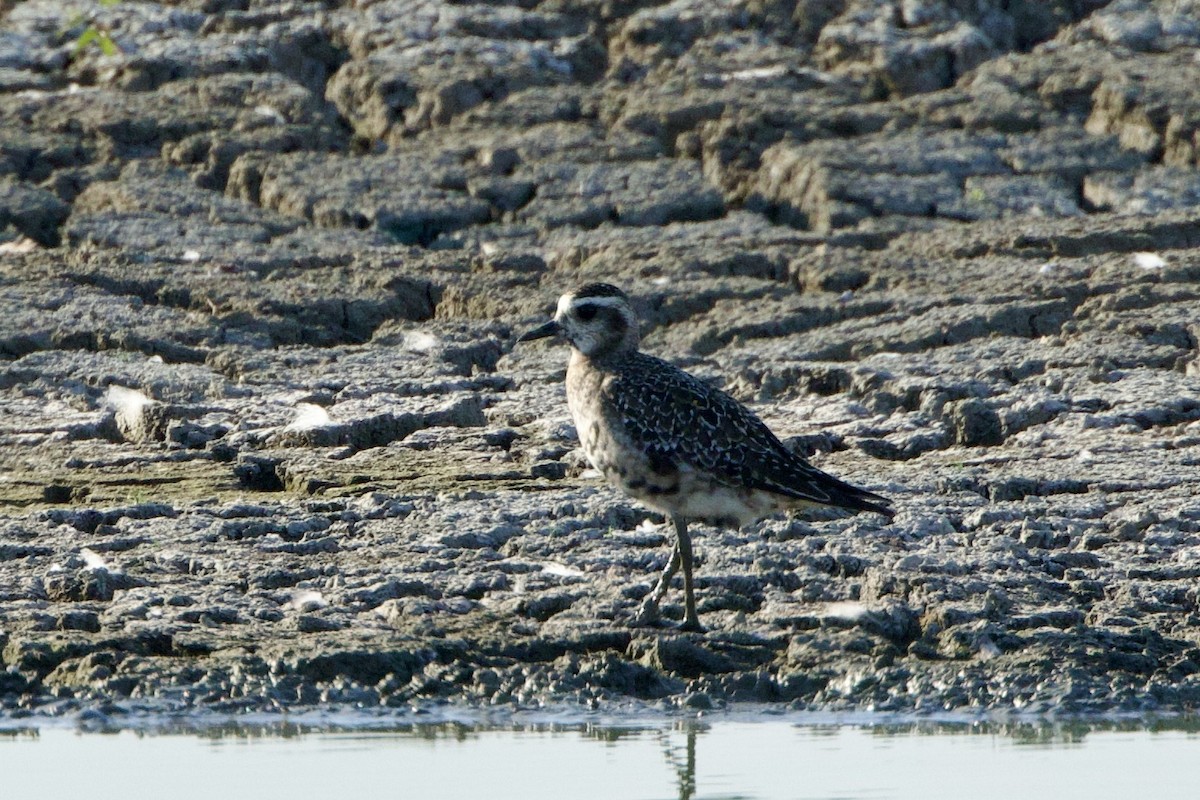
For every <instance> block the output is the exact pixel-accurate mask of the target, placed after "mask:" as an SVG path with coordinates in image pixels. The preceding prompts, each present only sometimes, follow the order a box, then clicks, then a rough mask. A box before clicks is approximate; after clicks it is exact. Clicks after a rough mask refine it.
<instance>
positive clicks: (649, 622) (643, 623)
mask: <svg viewBox="0 0 1200 800" xmlns="http://www.w3.org/2000/svg"><path fill="white" fill-rule="evenodd" d="M631 623H632V625H633V626H634V627H635V628H656V627H659V626H661V625H662V624H663V621H662V612H661V611H659V609H658V603H653V602H651V601H650V599H649V598H647V599H646V601H645V602H644V603H642V605H641V606H640V607H639V608H638V610H637V613H636V614H634V615H633V619H632V620H631Z"/></svg>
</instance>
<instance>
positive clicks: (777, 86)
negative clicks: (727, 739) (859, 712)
mask: <svg viewBox="0 0 1200 800" xmlns="http://www.w3.org/2000/svg"><path fill="white" fill-rule="evenodd" d="M226 5H227V6H228V7H226ZM226 5H222V4H215V5H214V4H212V3H208V2H200V1H199V0H195V2H193V1H192V0H186V1H185V2H179V3H173V4H170V5H160V4H155V3H136V4H135V3H118V4H113V5H97V6H96V7H95V8H88V9H87V10H85V11H84V12H83V13H82V14H80V15H76V14H73V13H68V11H67V10H65V8H66V7H64V6H63V5H62V4H60V3H54V2H43V1H42V0H30V1H29V2H24V3H18V4H16V5H15V6H14V7H13V8H12V9H9V10H7V11H6V12H5V15H4V16H3V18H2V19H0V97H2V100H3V102H0V309H3V313H2V314H0V412H2V413H0V712H2V713H3V714H4V715H6V716H10V717H11V716H21V715H29V714H56V715H63V714H70V713H75V712H79V711H82V710H89V709H90V710H92V711H99V713H102V714H105V715H110V716H113V717H119V716H120V715H121V714H122V713H125V712H132V711H137V710H139V709H144V710H149V711H155V712H162V711H170V712H174V711H190V710H218V711H230V712H243V711H261V710H277V709H282V708H292V707H297V706H303V705H310V704H320V703H327V704H338V705H344V706H346V707H354V708H378V707H382V708H389V707H406V708H407V707H411V706H417V707H421V706H423V705H425V704H430V703H445V702H450V703H458V704H464V705H468V706H469V705H479V706H482V705H487V706H495V705H499V706H506V707H525V706H530V705H540V704H570V705H577V706H579V707H583V708H597V707H630V708H645V707H646V706H656V707H659V708H666V709H687V710H700V709H708V708H718V707H722V706H724V705H726V704H730V703H737V702H742V701H751V702H762V703H775V704H781V705H786V706H788V707H791V708H804V709H826V710H838V709H874V710H881V711H882V710H886V711H899V712H909V711H917V712H926V711H935V710H936V711H944V710H954V711H966V712H972V713H976V712H977V713H986V712H992V711H996V712H1006V711H1014V710H1015V711H1020V712H1034V713H1040V712H1044V713H1071V712H1112V711H1133V712H1151V711H1155V712H1188V711H1194V710H1195V709H1196V708H1197V707H1198V706H1200V584H1198V582H1197V578H1198V577H1200V477H1198V476H1200V471H1198V469H1197V467H1200V289H1198V288H1197V287H1200V254H1198V253H1200V251H1197V244H1198V243H1200V190H1198V189H1197V187H1198V186H1200V172H1198V171H1197V169H1198V164H1200V144H1198V142H1200V95H1198V94H1197V92H1196V88H1195V86H1194V81H1191V80H1190V74H1191V73H1192V72H1194V69H1193V67H1194V60H1195V59H1194V56H1195V53H1196V51H1197V48H1198V47H1200V26H1198V25H1197V24H1196V22H1195V20H1196V19H1197V18H1200V5H1197V4H1196V3H1189V2H1183V3H1180V2H1174V1H1173V2H1166V1H1165V0H1135V1H1134V2H1122V3H1106V2H1102V1H1101V0H1093V1H1091V2H1066V0H1063V1H1062V2H1047V3H1041V4H1030V3H1025V4H1013V3H1006V2H999V0H997V1H996V2H982V3H975V4H974V5H972V9H971V10H963V9H962V8H959V6H964V4H945V3H936V2H929V3H922V2H915V3H904V4H900V5H901V7H900V8H899V9H897V8H896V7H895V4H890V3H877V2H873V0H847V1H846V2H836V3H829V2H823V1H822V2H817V1H816V0H795V1H792V0H789V1H788V2H781V3H767V4H763V3H732V4H728V3H727V4H712V3H703V2H692V1H691V0H680V1H679V2H673V3H666V4H653V3H651V4H647V3H615V4H613V3H609V4H595V3H575V4H570V3H567V4H563V3H536V2H534V3H521V4H517V5H503V4H469V3H468V4H462V3H450V2H438V1H437V0H431V2H427V3H418V4H415V5H414V4H412V3H409V2H398V1H395V2H394V1H393V0H381V2H375V3H369V4H361V3H357V4H356V3H338V2H332V3H319V4H318V3H297V4H292V5H288V6H286V7H280V6H278V5H277V4H263V3H257V2H251V3H249V4H245V3H243V4H226ZM965 5H970V4H965ZM217 6H221V7H220V8H217ZM89 25H95V26H100V27H102V28H103V30H105V31H107V32H108V33H109V35H110V36H111V37H112V39H113V41H114V42H115V43H116V45H117V46H118V48H119V50H118V52H116V53H115V54H107V55H106V54H104V53H102V52H101V51H100V49H98V48H95V47H86V46H85V47H82V48H80V47H77V46H76V43H77V42H78V41H79V37H80V36H81V35H82V34H83V32H84V30H85V29H86V27H87V26H89ZM582 279H603V280H606V281H609V282H611V283H615V284H619V285H621V286H622V287H623V288H624V289H626V290H627V291H628V292H629V293H630V294H631V295H632V296H634V297H635V298H636V300H637V302H638V304H639V310H640V312H641V315H642V319H643V320H644V322H645V331H646V336H645V343H644V344H645V348H646V349H647V350H649V351H651V352H654V353H655V354H657V355H661V356H663V357H666V358H669V359H671V360H673V361H675V362H677V363H680V364H681V365H683V366H686V367H687V368H688V369H689V370H690V371H692V372H694V373H697V374H699V375H702V376H704V377H706V378H709V379H711V380H713V381H715V382H717V383H719V384H721V385H722V386H723V387H724V388H725V389H726V390H728V391H730V392H731V393H733V394H734V395H735V396H737V397H738V399H740V400H742V401H743V402H746V403H748V404H750V405H751V406H753V407H754V408H755V410H756V411H757V412H758V413H759V414H760V415H761V416H762V417H763V418H764V419H765V420H766V421H767V422H768V423H769V424H770V425H771V427H772V428H773V429H774V430H776V431H777V432H779V433H780V434H781V436H783V437H785V438H787V439H788V440H789V441H790V443H791V444H792V445H793V446H795V447H797V448H799V449H801V450H802V451H803V452H805V453H806V454H808V455H809V456H810V457H811V458H812V460H813V461H814V463H817V464H818V465H819V466H821V467H822V468H825V469H828V470H829V471H831V472H834V473H836V474H838V475H839V476H842V477H845V478H846V479H848V480H851V481H852V482H854V483H856V484H859V485H863V486H866V487H869V488H871V489H873V490H876V491H879V492H881V493H883V494H886V495H888V496H889V497H892V498H894V499H895V502H896V507H897V509H898V511H899V513H898V515H897V517H896V519H895V521H894V522H893V523H891V524H890V525H883V524H881V522H880V521H879V520H878V519H875V518H870V517H867V516H864V517H862V518H858V517H842V516H835V515H830V514H825V515H821V514H818V515H815V516H811V517H794V518H784V517H780V518H775V519H770V520H766V521H763V522H761V523H758V524H755V525H752V526H749V527H747V528H745V529H743V530H740V531H731V530H713V529H701V530H700V531H699V535H698V536H697V549H698V553H697V555H698V560H699V572H698V599H699V611H700V614H701V617H702V620H703V622H704V624H705V626H706V627H707V628H708V631H709V632H708V633H706V634H688V635H685V634H681V633H678V632H676V631H675V630H673V628H672V627H671V626H670V623H671V622H672V621H674V620H678V619H679V618H680V617H681V615H682V609H681V608H680V607H679V606H677V605H671V604H670V602H668V603H667V605H665V606H664V613H665V616H666V617H667V622H668V625H666V626H664V627H662V628H644V627H642V628H638V627H631V626H630V625H629V620H630V619H631V617H632V616H633V614H634V612H635V611H636V609H637V608H638V606H639V604H640V602H641V599H642V597H643V596H644V595H645V593H646V592H648V591H649V590H650V587H651V585H652V584H653V581H654V579H655V577H656V576H657V573H658V572H659V571H660V569H661V567H662V566H663V561H664V559H665V558H666V556H667V548H666V542H667V539H666V534H665V532H664V530H663V529H662V527H661V526H660V525H659V523H660V522H661V520H659V519H658V518H656V517H655V516H654V515H652V514H650V513H648V512H646V511H645V510H643V509H641V508H639V507H637V506H636V505H634V504H632V503H631V502H630V501H628V500H627V499H625V498H624V497H622V496H620V495H618V494H616V493H614V492H612V491H610V490H609V489H608V488H606V487H604V486H602V485H600V484H599V483H598V482H597V481H596V479H595V478H592V477H590V475H589V474H588V473H587V472H586V464H584V462H583V459H582V456H581V454H580V452H579V450H578V447H577V441H576V437H575V432H574V430H573V428H572V427H571V424H570V418H569V416H568V414H567V410H566V406H565V403H564V400H563V395H562V377H563V371H564V366H565V365H564V363H563V354H562V353H561V352H556V351H552V350H550V349H549V348H539V347H536V346H534V347H530V348H528V349H522V350H520V351H514V350H512V348H511V341H512V338H513V332H514V331H516V330H521V329H524V328H525V327H526V326H529V325H530V324H531V323H533V322H536V321H538V320H540V319H543V318H544V316H545V315H546V314H547V312H548V311H550V309H551V304H552V303H553V301H554V299H555V298H557V296H558V295H559V294H560V293H561V292H562V291H563V290H564V289H566V288H569V287H570V286H572V285H575V284H577V283H578V282H580V280H582ZM668 598H669V600H670V599H672V598H675V595H674V594H672V595H669V596H668Z"/></svg>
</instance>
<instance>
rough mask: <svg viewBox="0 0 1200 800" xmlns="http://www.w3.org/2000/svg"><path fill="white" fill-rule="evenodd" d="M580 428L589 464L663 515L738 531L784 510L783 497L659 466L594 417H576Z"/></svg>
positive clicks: (673, 466)
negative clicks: (733, 528)
mask: <svg viewBox="0 0 1200 800" xmlns="http://www.w3.org/2000/svg"><path fill="white" fill-rule="evenodd" d="M575 424H576V430H578V431H579V440H580V444H581V445H582V447H583V452H584V455H585V456H587V459H588V462H589V463H590V464H591V465H592V466H593V467H594V468H595V469H596V470H597V471H598V472H600V473H601V474H602V475H603V476H604V477H605V479H607V480H608V482H609V483H610V484H612V485H613V486H615V487H616V488H618V489H620V490H621V491H623V492H624V493H625V494H627V495H629V496H630V497H633V498H635V499H636V500H638V501H640V502H641V503H642V504H643V505H646V506H648V507H650V508H652V509H654V510H656V511H660V512H662V513H663V514H667V515H679V516H681V517H684V518H686V519H690V520H696V521H700V522H707V523H710V524H713V525H718V526H722V527H735V528H736V527H741V526H742V525H746V524H748V523H750V522H753V521H754V520H756V519H760V518H761V517H764V516H766V515H768V514H771V513H773V512H775V511H778V510H779V509H780V508H782V507H783V506H782V505H781V504H780V503H779V502H778V501H779V500H781V499H782V498H779V497H777V496H775V495H771V494H769V493H767V492H762V491H755V490H748V489H743V488H740V487H733V486H730V485H728V484H726V483H723V482H721V481H717V480H714V479H713V478H712V477H710V476H707V475H703V474H700V473H697V472H696V471H694V470H693V469H691V468H690V467H689V466H687V465H686V464H681V465H676V464H666V463H662V462H659V463H655V461H654V460H652V459H651V458H649V457H648V456H647V455H646V454H645V453H644V452H643V451H641V450H640V449H638V448H637V447H636V446H634V445H633V443H631V442H628V441H621V439H622V437H621V436H620V435H619V433H617V434H613V433H611V432H609V431H608V430H607V429H606V426H604V425H602V424H601V423H600V420H599V419H598V418H596V417H594V416H592V415H590V414H587V413H583V414H580V415H577V416H576V418H575Z"/></svg>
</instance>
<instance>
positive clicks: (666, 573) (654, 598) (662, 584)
mask: <svg viewBox="0 0 1200 800" xmlns="http://www.w3.org/2000/svg"><path fill="white" fill-rule="evenodd" d="M671 523H672V524H673V525H674V526H675V547H674V549H673V550H672V551H671V560H670V561H668V562H667V566H666V567H665V568H664V569H663V571H662V574H661V575H660V576H659V577H658V583H656V584H655V585H654V589H652V590H651V592H650V594H648V595H647V596H646V599H645V600H644V601H643V602H642V607H641V609H640V610H639V611H638V616H637V622H638V623H639V624H642V625H648V624H653V623H656V622H658V620H659V614H658V604H659V603H661V602H662V599H663V597H664V596H665V595H666V593H667V588H668V587H669V586H670V585H671V579H672V578H674V577H675V573H676V572H679V570H680V569H682V570H683V608H684V611H683V624H682V625H681V626H680V630H685V631H702V630H704V628H703V627H701V625H700V617H699V616H697V615H696V595H695V585H694V582H693V580H692V539H691V537H690V536H688V532H687V520H685V519H684V518H683V517H680V516H675V515H672V516H671Z"/></svg>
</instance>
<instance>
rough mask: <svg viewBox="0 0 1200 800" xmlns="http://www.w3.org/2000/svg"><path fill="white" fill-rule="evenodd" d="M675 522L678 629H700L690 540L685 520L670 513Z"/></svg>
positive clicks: (701, 628)
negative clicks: (680, 581)
mask: <svg viewBox="0 0 1200 800" xmlns="http://www.w3.org/2000/svg"><path fill="white" fill-rule="evenodd" d="M671 522H672V523H674V524H675V552H676V553H678V554H679V566H680V567H681V568H682V569H683V625H681V626H680V630H685V631H702V630H704V627H703V626H702V625H701V624H700V617H698V616H697V615H696V595H695V592H694V586H693V582H692V540H691V538H690V537H689V536H688V532H687V520H686V519H684V518H683V517H681V516H679V515H678V514H672V515H671Z"/></svg>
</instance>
